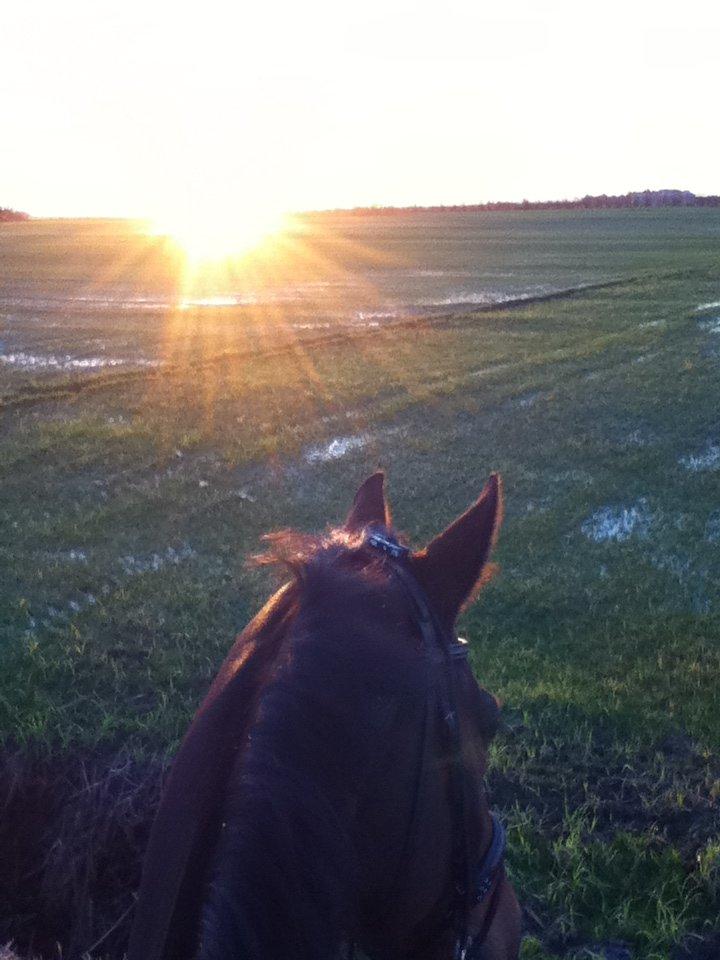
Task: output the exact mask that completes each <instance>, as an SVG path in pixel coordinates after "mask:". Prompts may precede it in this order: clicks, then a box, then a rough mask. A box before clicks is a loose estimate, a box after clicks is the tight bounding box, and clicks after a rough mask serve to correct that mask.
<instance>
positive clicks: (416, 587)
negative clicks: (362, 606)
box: [365, 527, 506, 960]
mask: <svg viewBox="0 0 720 960" xmlns="http://www.w3.org/2000/svg"><path fill="white" fill-rule="evenodd" d="M365 544H366V546H368V547H370V548H371V549H372V550H376V551H377V552H378V553H381V554H383V556H384V557H386V558H387V559H388V560H389V561H390V562H391V563H390V569H391V570H392V572H393V574H394V575H395V577H396V578H397V579H398V580H399V581H400V583H401V584H402V585H403V587H404V589H405V591H406V593H407V594H408V595H409V596H410V599H411V600H412V603H413V607H414V611H415V620H416V622H417V626H418V628H419V630H420V634H421V636H422V640H423V649H424V650H425V652H426V654H428V655H432V653H434V654H435V658H437V656H438V654H439V656H440V659H441V661H442V662H443V663H444V666H445V685H444V686H445V689H444V698H443V702H442V703H441V710H442V714H443V720H444V723H445V726H446V729H447V733H448V739H449V747H450V751H451V757H452V766H451V771H450V773H451V775H450V788H451V804H452V807H453V810H454V812H455V816H454V817H453V868H454V883H453V890H454V897H455V902H454V904H453V908H452V918H453V919H452V923H453V926H454V928H455V929H454V940H453V942H454V948H453V960H479V957H480V954H481V952H482V944H483V942H484V940H485V939H486V937H487V934H488V931H489V929H490V927H491V926H492V922H493V920H494V918H495V914H496V912H497V907H498V901H499V897H498V891H499V889H500V883H499V881H500V878H501V876H502V875H503V873H504V862H505V847H506V836H505V828H504V827H503V825H502V823H501V822H500V819H499V818H498V816H497V815H496V814H495V813H492V812H491V813H490V821H491V824H492V837H491V840H490V845H489V847H488V849H487V851H486V852H485V855H484V856H483V858H482V860H481V861H480V863H479V864H475V865H473V864H471V863H470V860H469V850H468V838H467V819H466V790H465V781H466V778H465V772H464V770H463V766H462V749H461V748H462V740H461V731H460V722H459V716H458V710H457V695H456V685H455V677H454V671H453V666H452V664H453V661H454V660H464V659H467V655H468V650H469V647H468V643H467V640H463V639H461V638H459V637H457V636H455V635H454V634H453V635H452V636H447V634H446V633H445V631H444V630H443V629H442V627H441V626H440V624H439V623H438V621H437V619H436V617H435V616H434V615H433V612H432V609H431V607H430V604H429V602H428V599H427V596H426V594H425V591H424V590H423V588H422V587H421V585H420V584H419V583H418V581H417V579H416V578H415V576H414V574H413V573H412V571H411V570H410V567H409V565H408V564H407V558H408V555H409V553H410V550H409V548H408V547H406V546H404V545H403V544H401V543H398V541H397V540H396V539H395V538H394V537H393V536H391V535H390V534H388V533H387V532H386V531H385V530H378V529H377V528H373V527H369V528H368V529H367V531H366V535H365ZM491 894H492V895H491ZM488 898H489V899H488ZM485 902H487V903H488V909H487V912H486V914H485V916H484V917H483V921H482V926H481V928H480V930H479V931H478V933H477V934H475V935H474V936H473V935H471V934H469V932H468V927H469V916H470V912H471V911H472V910H473V909H475V908H477V907H478V906H480V904H482V903H485Z"/></svg>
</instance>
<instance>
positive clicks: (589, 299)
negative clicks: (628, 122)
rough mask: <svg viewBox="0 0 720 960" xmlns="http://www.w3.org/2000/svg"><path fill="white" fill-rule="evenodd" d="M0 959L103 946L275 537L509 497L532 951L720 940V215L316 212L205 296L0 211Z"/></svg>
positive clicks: (501, 650)
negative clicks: (376, 474) (386, 506)
mask: <svg viewBox="0 0 720 960" xmlns="http://www.w3.org/2000/svg"><path fill="white" fill-rule="evenodd" d="M0 264H1V265H2V266H1V269H0V736H1V737H2V744H3V746H2V752H1V753H0V767H1V768H2V778H1V779H0V809H3V810H4V813H3V815H2V817H1V818H0V944H2V943H3V942H5V941H9V940H14V941H15V942H16V944H17V948H18V950H19V952H21V953H22V954H23V955H33V954H34V955H38V954H42V955H43V956H47V957H50V956H54V955H57V952H55V953H53V951H57V948H56V944H58V943H60V944H61V945H62V956H63V957H71V956H80V955H81V954H82V953H83V952H84V951H89V952H90V953H91V954H92V955H93V956H94V957H101V956H108V957H112V958H119V957H121V956H122V948H123V944H124V938H125V937H126V936H127V931H128V912H129V910H130V908H131V906H132V902H133V892H134V890H135V888H136V885H137V882H138V875H139V864H140V858H141V856H142V850H143V844H144V842H145V839H146V836H147V830H148V827H149V823H150V820H151V818H152V814H153V810H154V806H155V804H156V803H157V799H158V795H159V791H160V787H161V782H162V777H163V774H164V772H165V770H166V769H167V766H168V764H169V762H170V760H171V758H172V754H173V750H174V749H175V747H176V746H177V743H178V740H179V738H180V737H181V736H182V733H183V731H184V729H185V727H186V726H187V724H188V722H189V719H190V717H191V716H192V713H193V711H194V709H195V707H196V706H197V704H198V702H199V700H200V699H201V697H202V696H203V693H204V692H205V690H206V689H207V687H208V685H209V682H210V680H211V678H212V677H213V675H214V672H215V670H216V669H217V667H218V665H219V663H220V661H221V660H222V658H223V655H224V652H225V651H226V650H227V648H228V647H229V645H230V643H231V641H232V638H233V636H234V635H235V634H236V633H237V632H238V631H239V630H240V629H241V628H242V627H243V626H244V625H245V623H246V622H247V620H248V619H249V618H250V616H251V615H252V614H253V613H254V612H255V611H256V610H257V609H258V607H259V605H260V604H261V603H262V602H263V601H264V599H265V598H266V597H267V596H268V594H269V593H270V591H271V590H272V589H273V588H274V585H275V584H274V581H273V580H272V579H271V578H270V575H269V574H267V573H266V572H264V571H261V570H258V569H255V568H249V567H248V566H247V564H246V561H247V559H248V557H249V556H250V555H252V554H253V553H256V552H257V551H258V549H259V546H260V543H259V541H260V537H261V536H262V534H263V533H265V532H267V531H271V530H274V529H277V528H279V527H287V526H291V527H296V528H300V529H303V530H315V531H316V530H320V529H323V528H325V527H326V526H327V525H329V524H336V523H338V522H340V521H341V520H342V518H343V517H344V515H345V513H346V512H347V508H348V505H349V503H350V501H351V499H352V495H353V493H354V491H355V489H356V488H357V486H358V485H359V483H360V482H361V481H362V480H363V479H364V478H365V476H367V474H368V473H370V472H372V471H373V470H374V469H376V468H377V467H378V466H382V467H383V468H384V469H385V470H386V472H387V476H388V486H389V494H390V499H391V502H392V506H393V512H394V516H395V519H396V521H397V523H398V526H399V528H400V529H401V530H402V531H403V532H404V533H405V534H407V536H408V537H409V539H410V541H411V543H413V544H414V545H417V546H420V545H422V544H423V543H424V541H425V540H427V539H428V538H430V537H431V536H432V535H434V534H435V533H436V532H438V531H439V530H440V529H441V528H442V527H443V526H444V525H446V524H447V523H448V522H449V521H450V520H451V519H453V518H454V517H455V516H456V515H457V514H458V513H459V512H460V511H461V510H463V509H464V508H465V507H466V506H468V505H469V503H470V502H471V501H472V500H473V499H474V498H475V497H476V496H477V494H478V493H479V491H480V489H481V488H482V486H483V484H484V482H485V480H486V478H487V476H488V474H489V473H490V472H491V471H493V470H496V471H499V472H500V473H501V474H502V475H503V478H504V482H505V491H506V515H505V521H504V526H503V529H502V532H501V536H500V541H499V545H498V550H497V552H496V555H495V560H496V561H497V563H498V566H499V572H498V574H497V575H496V577H495V578H494V580H493V581H492V582H491V583H490V584H489V585H488V586H487V587H486V589H485V591H484V593H483V595H482V597H481V599H480V601H479V602H478V603H477V604H476V605H475V606H474V607H473V608H472V609H471V610H470V611H469V612H468V613H466V614H465V615H464V618H463V622H462V629H461V633H462V634H463V635H464V636H466V637H467V638H468V639H469V640H470V642H471V646H472V661H473V664H474V668H475V670H476V673H477V676H478V678H479V680H480V682H481V683H482V684H483V685H484V686H485V687H487V688H488V689H489V690H491V691H492V692H493V693H494V694H496V695H497V696H498V697H499V698H500V699H501V701H502V702H503V705H504V709H503V713H504V726H503V729H502V730H501V732H500V733H499V734H498V737H497V739H496V741H495V744H494V746H493V749H492V754H491V772H490V775H489V782H490V786H491V790H492V794H493V800H494V803H495V805H496V807H497V808H498V809H499V810H500V811H501V813H502V815H503V817H504V819H505V822H506V823H507V826H508V841H509V852H508V858H509V871H510V873H511V876H512V879H513V881H514V883H515V885H516V888H517V890H518V894H519V897H520V900H521V902H522V904H523V906H524V909H525V918H526V930H527V936H526V939H525V943H524V946H523V957H524V958H526V960H530V958H538V960H539V958H590V957H598V958H606V960H651V958H653V960H655V958H656V960H660V958H664V960H668V958H672V960H703V958H704V960H710V958H717V957H718V955H720V756H719V755H718V749H719V748H720V483H719V481H720V417H719V414H718V411H719V409H720V212H719V211H715V210H709V209H708V210H700V209H692V210H675V209H673V210H653V211H639V212H633V211H625V210H623V211H597V212H593V213H582V214H579V213H549V212H542V213H533V212H529V213H506V214H487V213H486V214H474V215H470V214H442V215H437V214H435V215H429V214H420V213H418V214H413V215H395V216H381V215H377V216H373V217H366V218H359V217H356V218H352V217H342V216H339V215H336V216H334V217H328V218H326V219H325V220H323V219H322V218H315V219H312V218H309V219H308V220H307V221H306V222H304V223H299V224H296V226H295V228H294V233H293V234H292V235H291V236H290V237H289V239H288V240H287V241H286V243H285V245H284V246H283V247H282V249H280V250H278V249H275V250H274V251H273V250H271V249H267V250H264V251H261V253H259V254H258V255H257V256H256V258H255V259H253V260H251V261H250V262H249V264H246V265H245V266H244V267H243V272H242V273H238V271H237V270H236V269H235V268H233V267H232V266H231V265H225V267H224V268H223V269H218V270H217V271H216V272H215V274H214V275H213V276H212V277H208V276H202V275H200V274H199V273H198V272H197V271H195V272H194V271H193V269H192V265H191V264H190V263H188V262H187V260H185V259H184V258H183V256H182V253H181V252H180V251H178V250H177V249H175V248H174V247H173V246H172V244H171V243H170V242H169V241H167V240H164V239H163V238H158V237H154V236H152V235H150V234H148V233H147V232H145V233H144V232H143V229H142V228H141V226H139V225H136V224H130V223H125V222H122V221H102V222H100V221H55V222H52V221H47V222H43V221H37V222H30V223H24V224H6V225H0Z"/></svg>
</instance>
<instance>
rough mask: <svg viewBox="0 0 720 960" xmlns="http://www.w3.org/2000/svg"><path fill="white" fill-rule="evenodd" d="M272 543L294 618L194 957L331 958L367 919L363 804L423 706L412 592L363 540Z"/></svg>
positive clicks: (269, 683) (235, 774) (243, 771)
mask: <svg viewBox="0 0 720 960" xmlns="http://www.w3.org/2000/svg"><path fill="white" fill-rule="evenodd" d="M265 540H266V542H267V543H268V544H269V547H270V549H269V551H268V552H267V553H265V554H263V555H262V556H260V557H258V558H255V561H254V562H255V563H260V564H263V565H266V564H273V565H280V566H281V567H283V568H284V569H285V570H287V571H289V572H290V574H291V576H292V584H291V587H290V589H291V590H292V592H293V604H294V606H295V616H294V618H293V619H292V621H291V624H292V625H291V626H290V628H289V629H288V631H287V635H286V636H285V638H284V640H283V642H282V644H281V645H280V648H279V652H278V654H277V657H276V660H275V663H274V665H273V668H272V670H271V671H270V673H269V676H268V678H267V680H266V682H265V686H264V688H263V689H262V691H261V692H260V694H259V697H258V705H257V709H256V713H255V717H254V720H253V722H252V723H251V726H250V729H249V731H248V733H247V735H246V737H245V743H244V747H243V749H242V751H241V753H240V755H239V756H238V757H237V759H236V761H235V764H234V766H233V769H232V771H231V773H229V776H228V788H227V792H226V794H225V797H224V802H223V809H222V815H221V821H222V828H221V830H220V834H219V837H218V840H217V844H216V848H215V856H214V863H213V867H212V870H211V878H210V883H209V889H208V894H207V898H206V902H205V907H204V910H203V917H202V929H201V946H200V952H199V955H198V956H199V960H221V958H222V960H227V958H230V957H232V958H242V960H260V958H265V957H282V958H283V960H335V958H336V957H337V948H338V943H339V942H341V941H342V939H343V937H347V936H352V935H353V924H354V923H355V922H356V921H355V918H356V917H357V915H358V908H359V905H358V903H357V902H356V898H357V890H358V887H359V883H358V880H359V876H360V874H361V872H362V863H361V862H360V860H359V856H358V852H357V849H356V847H357V845H356V838H355V837H354V835H353V827H354V824H355V823H356V813H357V807H358V804H359V803H362V798H363V796H364V795H365V794H366V792H367V790H368V789H371V788H369V787H368V783H369V782H370V781H371V779H372V778H371V768H372V765H373V758H374V754H375V753H376V752H377V749H378V742H379V740H380V737H381V734H382V731H383V730H384V729H385V727H386V726H389V725H390V724H391V723H392V721H393V719H394V718H395V716H396V715H397V711H399V710H401V709H402V710H405V711H407V710H408V709H409V708H411V704H412V703H413V702H414V703H416V704H424V702H425V698H426V694H427V689H426V682H427V681H426V674H425V672H424V670H423V669H422V661H421V658H419V657H418V650H417V649H416V648H415V647H414V646H413V643H412V642H411V641H410V642H409V641H408V639H407V638H408V636H411V635H412V633H413V626H412V619H411V616H410V612H409V609H408V602H407V596H406V594H405V593H404V591H403V589H402V588H401V587H400V586H399V585H398V584H397V582H396V581H395V578H394V577H392V575H391V574H390V573H389V572H388V569H387V564H386V563H385V562H384V560H383V557H382V556H380V555H378V554H376V553H375V551H373V550H372V549H371V548H369V547H367V546H366V545H365V542H364V538H363V536H362V534H355V533H353V534H351V533H348V532H347V531H346V530H344V529H336V530H332V531H330V532H329V533H327V534H325V535H323V536H309V535H306V534H302V533H297V532H294V531H289V530H284V531H280V532H278V533H274V534H270V535H269V536H267V537H266V538H265ZM379 591H382V604H375V605H373V604H372V603H369V602H368V601H369V600H370V599H371V598H372V597H374V596H377V594H378V592H379ZM388 622H391V623H393V624H396V625H397V629H398V631H399V632H400V631H401V630H402V631H403V636H404V638H405V643H398V644H394V643H392V642H389V641H388V638H387V636H386V634H387V624H388ZM381 626H382V627H383V628H381ZM260 642H261V640H260ZM409 698H410V699H409Z"/></svg>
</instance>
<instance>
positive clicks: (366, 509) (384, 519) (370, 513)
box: [345, 470, 390, 533]
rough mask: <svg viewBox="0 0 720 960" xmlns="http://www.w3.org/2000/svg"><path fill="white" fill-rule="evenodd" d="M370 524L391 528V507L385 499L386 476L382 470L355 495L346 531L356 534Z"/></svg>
mask: <svg viewBox="0 0 720 960" xmlns="http://www.w3.org/2000/svg"><path fill="white" fill-rule="evenodd" d="M369 523H380V524H383V526H386V527H389V526H390V507H389V506H388V502H387V500H386V499H385V474H384V473H383V472H382V470H378V472H377V473H374V474H373V475H372V476H371V477H368V478H367V480H366V481H365V483H363V485H362V486H361V487H360V489H359V490H358V492H357V493H356V494H355V499H354V500H353V504H352V507H351V508H350V513H349V514H348V517H347V520H346V521H345V529H346V530H348V531H349V532H350V533H356V532H359V531H360V530H362V529H363V527H366V526H367V525H368V524H369Z"/></svg>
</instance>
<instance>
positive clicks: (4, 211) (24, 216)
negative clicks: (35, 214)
mask: <svg viewBox="0 0 720 960" xmlns="http://www.w3.org/2000/svg"><path fill="white" fill-rule="evenodd" d="M29 219H30V214H28V213H22V212H21V211H20V210H11V209H10V207H0V223H17V222H20V221H22V220H29Z"/></svg>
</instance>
